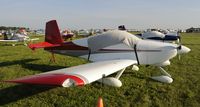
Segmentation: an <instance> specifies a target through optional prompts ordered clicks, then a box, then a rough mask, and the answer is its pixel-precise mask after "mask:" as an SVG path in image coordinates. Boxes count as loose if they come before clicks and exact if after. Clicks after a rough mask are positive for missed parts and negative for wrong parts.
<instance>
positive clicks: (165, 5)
mask: <svg viewBox="0 0 200 107" xmlns="http://www.w3.org/2000/svg"><path fill="white" fill-rule="evenodd" d="M199 5H200V0H0V14H1V16H0V26H2V25H4V26H25V27H30V28H44V27H45V22H46V21H48V20H52V19H56V20H57V22H58V24H59V26H60V28H61V29H63V28H71V29H89V28H117V26H118V25H122V24H123V25H125V26H126V27H127V28H131V29H147V28H163V29H167V28H170V29H178V28H179V29H186V28H188V27H200V14H199V13H200V6H199Z"/></svg>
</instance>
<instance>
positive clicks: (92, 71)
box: [4, 59, 137, 87]
mask: <svg viewBox="0 0 200 107" xmlns="http://www.w3.org/2000/svg"><path fill="white" fill-rule="evenodd" d="M133 64H137V61H135V60H128V59H119V60H109V61H101V62H94V63H88V64H84V65H79V66H75V67H70V68H64V69H59V70H54V71H50V72H46V73H41V74H37V75H31V76H25V77H22V78H18V79H13V80H7V81H4V82H13V83H25V84H41V85H56V86H63V87H70V86H73V85H75V86H82V85H85V84H89V83H92V82H94V81H97V80H99V79H101V78H102V76H103V75H104V76H108V75H110V74H113V73H115V72H117V71H119V70H121V69H124V68H126V67H128V66H130V65H133Z"/></svg>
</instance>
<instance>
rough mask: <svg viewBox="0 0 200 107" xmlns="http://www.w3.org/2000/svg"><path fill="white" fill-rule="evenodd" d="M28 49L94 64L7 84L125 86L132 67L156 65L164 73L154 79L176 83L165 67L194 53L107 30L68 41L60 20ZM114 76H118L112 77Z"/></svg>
mask: <svg viewBox="0 0 200 107" xmlns="http://www.w3.org/2000/svg"><path fill="white" fill-rule="evenodd" d="M162 36H163V35H162ZM28 46H29V48H31V49H32V50H35V49H38V48H44V50H45V51H48V52H50V53H52V54H62V55H70V56H77V57H81V58H85V59H87V60H89V61H91V63H88V64H83V65H79V66H75V67H69V68H64V69H58V70H53V71H49V72H45V73H41V74H37V75H31V76H26V77H21V78H17V79H13V80H5V81H4V82H13V83H25V84H42V85H57V86H63V87H71V86H81V85H86V84H90V83H92V82H95V81H99V82H102V83H103V84H106V85H110V86H114V87H121V86H122V82H121V81H120V77H121V76H122V74H123V72H124V71H125V69H126V68H127V67H128V66H132V69H133V70H136V71H137V70H139V67H138V65H152V66H156V67H158V68H159V69H160V71H161V73H162V75H160V76H152V77H151V78H152V79H154V80H156V81H160V82H163V83H172V81H173V79H172V76H171V75H170V74H169V73H168V72H167V71H165V70H164V69H163V68H162V67H163V66H167V65H170V60H171V59H172V58H174V57H175V56H176V55H177V54H185V53H188V52H189V51H190V49H189V48H188V47H186V46H183V45H180V44H172V43H165V42H159V41H153V40H146V39H141V38H138V37H137V36H135V35H133V34H131V33H128V32H126V31H122V30H112V31H107V32H104V33H101V34H98V35H95V36H90V37H86V38H82V39H77V40H73V41H70V42H64V41H63V39H62V37H61V34H60V31H59V28H58V25H57V22H56V20H51V21H49V22H47V23H46V32H45V41H44V42H40V43H35V44H29V45H28ZM114 73H116V76H114V77H111V76H110V75H111V74H114Z"/></svg>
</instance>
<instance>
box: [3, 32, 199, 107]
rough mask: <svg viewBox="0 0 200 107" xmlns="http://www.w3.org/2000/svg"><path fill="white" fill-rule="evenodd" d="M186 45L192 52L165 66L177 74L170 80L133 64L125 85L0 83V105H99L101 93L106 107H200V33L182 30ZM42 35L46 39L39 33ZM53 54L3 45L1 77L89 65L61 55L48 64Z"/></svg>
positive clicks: (20, 106)
mask: <svg viewBox="0 0 200 107" xmlns="http://www.w3.org/2000/svg"><path fill="white" fill-rule="evenodd" d="M181 35H182V38H183V42H182V43H183V44H185V45H186V46H188V47H189V48H191V50H192V51H191V52H190V53H188V54H186V55H182V56H181V60H180V61H179V60H178V58H177V57H175V58H174V59H172V60H171V65H170V66H167V67H165V70H167V71H168V72H169V73H170V74H171V75H172V77H173V79H174V81H173V83H171V84H164V83H159V82H155V81H153V80H151V79H149V77H150V76H151V75H154V74H157V73H158V72H159V70H158V69H157V68H156V67H153V66H149V67H145V66H139V67H140V70H139V71H134V72H133V71H131V69H130V67H129V68H127V70H126V71H125V72H124V74H123V75H122V77H121V78H120V80H121V81H122V83H123V86H122V87H120V88H115V87H110V86H103V87H101V84H100V83H98V82H94V83H92V84H90V85H86V86H83V87H71V88H63V87H53V86H38V85H20V84H11V83H3V82H0V106H8V107H18V106H19V107H29V106H31V107H54V106H58V107H62V106H63V107H95V106H96V104H97V100H98V97H99V96H102V97H103V100H104V105H105V106H106V107H134V106H136V107H137V106H138V107H145V106H152V107H163V106H164V107H182V106H184V107H199V106H200V80H199V78H200V57H199V55H200V33H189V34H186V33H183V34H181ZM40 38H42V37H40ZM50 57H51V54H50V53H48V52H45V51H44V50H43V49H39V50H36V51H35V52H33V51H31V50H30V49H29V48H28V47H25V46H23V45H18V46H15V47H13V46H9V45H5V44H3V43H1V44H0V80H9V79H14V78H18V77H22V76H26V75H33V74H38V73H42V72H47V71H50V70H56V69H60V68H65V67H71V66H76V65H80V64H84V63H88V62H87V61H86V60H84V59H81V58H76V57H70V56H62V55H56V63H49V59H50Z"/></svg>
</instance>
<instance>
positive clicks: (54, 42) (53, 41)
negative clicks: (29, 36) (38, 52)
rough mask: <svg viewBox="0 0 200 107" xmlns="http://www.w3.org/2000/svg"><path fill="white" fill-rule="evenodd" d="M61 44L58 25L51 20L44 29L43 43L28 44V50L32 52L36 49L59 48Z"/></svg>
mask: <svg viewBox="0 0 200 107" xmlns="http://www.w3.org/2000/svg"><path fill="white" fill-rule="evenodd" d="M62 43H63V39H62V37H61V34H60V31H59V28H58V24H57V22H56V20H51V21H49V22H47V23H46V29H45V42H41V43H36V44H29V48H31V49H32V50H34V49H37V48H48V47H55V46H60V45H61V44H62Z"/></svg>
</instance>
